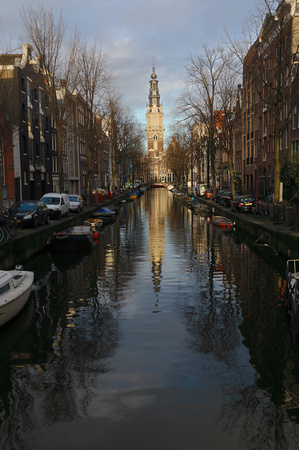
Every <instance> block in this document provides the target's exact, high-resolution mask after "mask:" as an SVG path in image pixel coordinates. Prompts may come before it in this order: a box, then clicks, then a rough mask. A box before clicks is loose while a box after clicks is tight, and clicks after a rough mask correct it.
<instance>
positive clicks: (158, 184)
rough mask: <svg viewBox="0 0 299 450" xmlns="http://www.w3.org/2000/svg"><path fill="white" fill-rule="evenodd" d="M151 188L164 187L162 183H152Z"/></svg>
mask: <svg viewBox="0 0 299 450" xmlns="http://www.w3.org/2000/svg"><path fill="white" fill-rule="evenodd" d="M151 188H165V184H164V183H152V184H151Z"/></svg>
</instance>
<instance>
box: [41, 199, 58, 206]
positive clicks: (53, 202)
mask: <svg viewBox="0 0 299 450" xmlns="http://www.w3.org/2000/svg"><path fill="white" fill-rule="evenodd" d="M42 201H43V202H44V203H46V205H59V203H60V198H59V197H43V198H42Z"/></svg>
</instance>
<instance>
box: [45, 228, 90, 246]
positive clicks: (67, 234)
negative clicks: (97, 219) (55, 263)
mask: <svg viewBox="0 0 299 450" xmlns="http://www.w3.org/2000/svg"><path fill="white" fill-rule="evenodd" d="M92 233H93V231H92V227H91V226H78V227H73V228H67V229H66V230H64V231H60V232H59V233H54V234H53V235H52V236H51V238H50V242H49V243H50V246H51V247H52V248H53V249H54V250H67V251H76V250H79V249H81V248H85V247H94V246H95V242H94V240H93V238H92Z"/></svg>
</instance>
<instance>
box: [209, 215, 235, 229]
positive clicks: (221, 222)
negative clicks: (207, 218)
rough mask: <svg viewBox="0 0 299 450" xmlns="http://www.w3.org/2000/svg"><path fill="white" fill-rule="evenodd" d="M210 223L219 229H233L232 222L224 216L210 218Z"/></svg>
mask: <svg viewBox="0 0 299 450" xmlns="http://www.w3.org/2000/svg"><path fill="white" fill-rule="evenodd" d="M212 223H213V224H214V225H216V227H219V228H227V229H231V228H232V227H233V225H234V224H233V222H232V221H231V220H230V219H228V218H227V217H224V216H214V217H212Z"/></svg>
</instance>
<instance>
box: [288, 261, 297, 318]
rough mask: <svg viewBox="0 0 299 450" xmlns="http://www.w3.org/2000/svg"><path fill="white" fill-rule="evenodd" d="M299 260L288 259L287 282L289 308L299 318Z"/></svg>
mask: <svg viewBox="0 0 299 450" xmlns="http://www.w3.org/2000/svg"><path fill="white" fill-rule="evenodd" d="M298 270H299V260H296V259H295V260H294V259H293V260H288V261H287V268H286V282H287V289H286V292H287V302H286V306H287V310H288V311H289V312H291V313H292V314H293V317H294V318H295V319H296V320H297V321H298V320H299V289H298V281H299V271H298Z"/></svg>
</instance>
